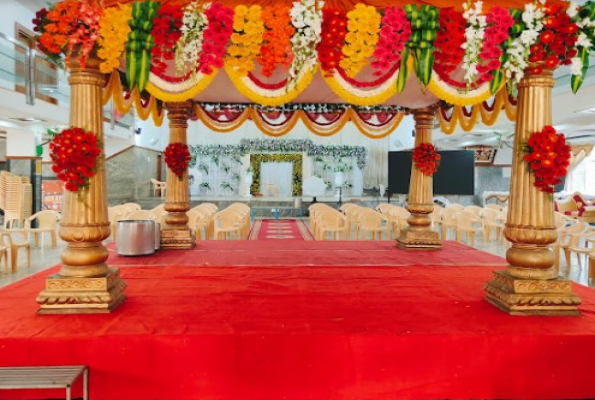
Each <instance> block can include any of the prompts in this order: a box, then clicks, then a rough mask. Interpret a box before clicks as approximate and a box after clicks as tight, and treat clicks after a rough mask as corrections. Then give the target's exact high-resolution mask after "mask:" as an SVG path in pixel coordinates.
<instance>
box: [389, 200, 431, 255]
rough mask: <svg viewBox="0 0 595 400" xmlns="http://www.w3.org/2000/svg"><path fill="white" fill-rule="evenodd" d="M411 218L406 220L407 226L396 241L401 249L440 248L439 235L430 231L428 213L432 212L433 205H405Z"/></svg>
mask: <svg viewBox="0 0 595 400" xmlns="http://www.w3.org/2000/svg"><path fill="white" fill-rule="evenodd" d="M407 208H408V209H409V210H410V211H411V216H410V217H409V218H408V219H407V223H408V224H409V226H407V227H406V228H405V229H404V230H403V231H402V232H401V235H400V236H399V238H398V239H397V244H398V245H399V247H400V248H403V249H426V250H437V249H440V248H441V247H442V240H440V235H439V234H438V232H435V231H433V230H431V229H430V224H431V221H430V217H429V215H430V213H431V212H432V211H434V205H433V204H419V203H411V204H408V205H407Z"/></svg>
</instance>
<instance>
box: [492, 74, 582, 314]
mask: <svg viewBox="0 0 595 400" xmlns="http://www.w3.org/2000/svg"><path fill="white" fill-rule="evenodd" d="M553 87H554V78H553V71H552V70H548V69H544V71H543V72H542V73H541V74H538V75H531V74H530V73H529V72H528V71H527V72H526V74H525V77H524V78H523V79H522V80H521V82H520V83H519V85H518V91H519V95H518V97H519V103H518V108H517V120H516V131H515V141H514V150H513V161H512V178H511V181H510V197H509V208H508V217H507V220H506V228H505V229H504V235H505V236H506V239H507V240H508V241H510V242H511V243H512V247H511V248H510V249H508V251H507V252H506V260H507V261H508V263H509V265H508V266H507V267H506V270H504V271H495V272H494V279H493V280H492V281H490V282H488V283H486V285H485V287H484V289H485V291H486V299H487V300H488V301H489V302H490V303H492V304H493V305H495V306H496V307H498V308H500V309H501V310H503V311H505V312H507V313H509V314H515V315H578V314H579V312H578V309H577V306H578V305H579V304H580V303H581V300H580V298H579V297H578V296H576V295H575V294H574V293H573V292H572V282H570V281H568V280H566V279H562V278H560V277H557V273H556V271H555V269H554V267H553V265H554V254H553V252H552V250H551V249H550V248H549V247H548V246H549V245H550V244H552V243H554V242H555V241H556V237H557V233H556V227H555V225H554V204H553V196H552V195H551V194H548V193H544V192H542V191H541V190H539V189H538V188H536V187H535V185H534V182H535V177H534V175H533V174H532V173H531V172H530V169H529V165H528V164H527V162H525V160H524V151H523V149H524V147H525V146H526V143H527V141H528V140H529V137H530V136H531V134H532V133H533V132H536V131H541V130H542V129H543V127H544V126H545V125H551V124H552V97H551V95H552V88H553Z"/></svg>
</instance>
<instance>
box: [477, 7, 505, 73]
mask: <svg viewBox="0 0 595 400" xmlns="http://www.w3.org/2000/svg"><path fill="white" fill-rule="evenodd" d="M486 23H487V24H488V26H487V28H486V30H485V35H484V41H483V46H482V48H481V52H480V53H479V58H480V59H481V60H483V62H482V63H481V64H479V65H478V66H477V71H478V72H479V75H478V76H477V84H482V83H484V82H490V81H491V80H492V79H493V78H494V72H495V71H497V70H498V69H500V66H501V61H500V57H501V56H502V53H503V51H502V48H501V46H502V44H503V43H504V42H505V41H506V40H507V39H508V37H509V35H508V30H509V29H510V28H511V27H512V25H514V20H513V19H512V16H511V15H510V12H509V11H508V10H507V9H506V8H503V7H499V6H494V7H492V9H491V10H490V13H489V14H488V15H487V16H486Z"/></svg>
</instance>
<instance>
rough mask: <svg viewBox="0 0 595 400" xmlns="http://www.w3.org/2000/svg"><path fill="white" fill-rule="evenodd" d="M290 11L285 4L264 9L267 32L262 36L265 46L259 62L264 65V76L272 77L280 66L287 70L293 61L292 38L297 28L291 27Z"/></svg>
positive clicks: (263, 17)
mask: <svg viewBox="0 0 595 400" xmlns="http://www.w3.org/2000/svg"><path fill="white" fill-rule="evenodd" d="M289 11H290V7H288V6H286V5H283V4H276V5H274V6H272V7H265V8H264V9H263V12H262V19H263V21H264V25H265V27H266V31H265V32H264V33H263V35H262V39H263V44H262V47H261V49H260V56H259V57H258V62H259V63H260V65H262V71H261V73H262V75H264V76H267V77H270V76H271V75H272V74H273V71H275V68H277V65H278V64H281V65H282V66H283V67H284V68H285V70H287V69H288V68H289V66H290V65H291V63H292V61H293V52H292V50H291V37H292V36H293V34H294V33H295V28H294V27H293V26H292V25H291V16H290V14H289Z"/></svg>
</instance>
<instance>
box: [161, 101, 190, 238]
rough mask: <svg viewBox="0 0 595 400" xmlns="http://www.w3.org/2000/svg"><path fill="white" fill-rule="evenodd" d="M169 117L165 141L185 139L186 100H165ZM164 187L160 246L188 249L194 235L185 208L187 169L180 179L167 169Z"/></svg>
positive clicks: (184, 140) (188, 105) (188, 102)
mask: <svg viewBox="0 0 595 400" xmlns="http://www.w3.org/2000/svg"><path fill="white" fill-rule="evenodd" d="M165 107H166V108H167V117H168V118H169V142H170V143H186V130H187V129H188V117H189V115H190V111H191V110H192V103H191V102H190V101H185V102H180V103H166V104H165ZM166 180H167V191H166V195H165V211H167V215H166V216H165V225H164V226H162V227H161V247H163V248H167V249H191V248H193V247H194V246H195V238H194V235H193V233H192V231H191V230H190V228H189V227H188V216H187V215H186V211H188V210H189V209H190V195H189V191H190V190H189V189H190V188H189V184H188V171H187V170H186V171H185V172H184V175H182V178H181V179H180V178H179V177H178V176H177V175H176V174H174V173H173V172H172V171H171V170H170V169H169V168H168V169H167V178H166Z"/></svg>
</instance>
